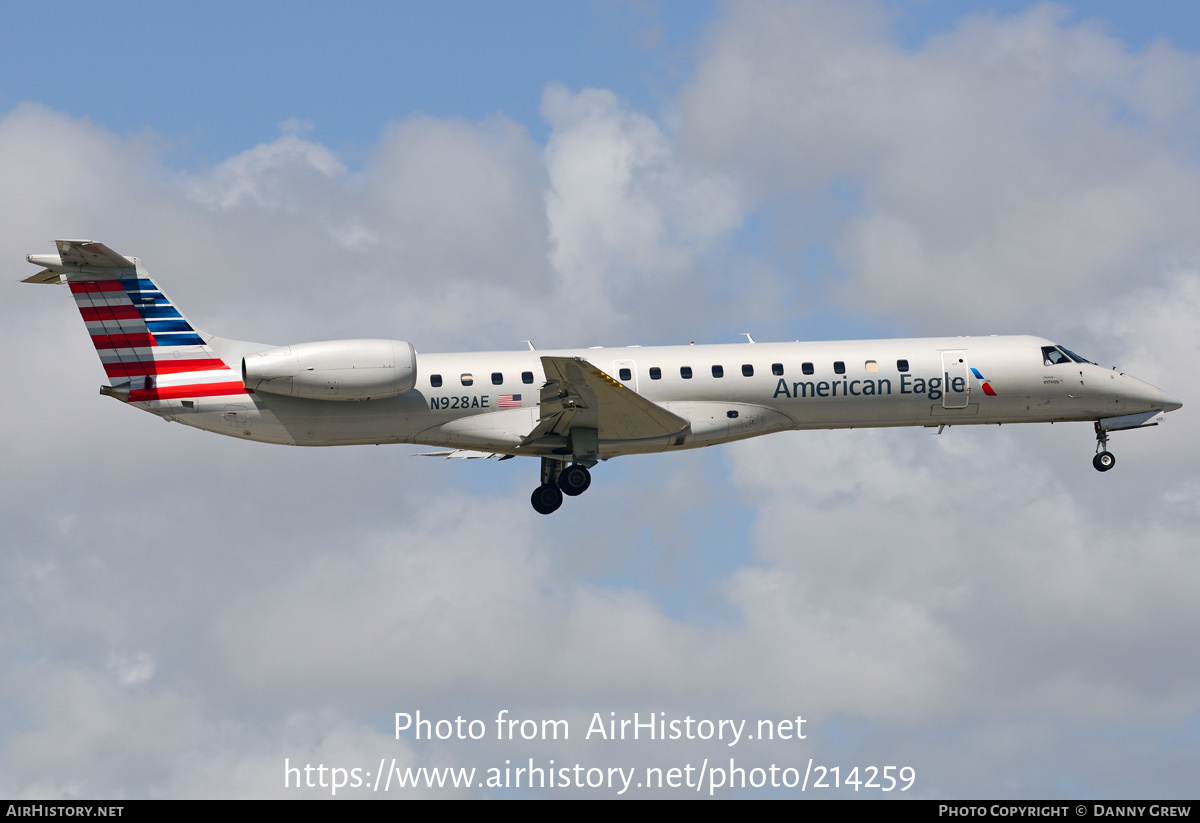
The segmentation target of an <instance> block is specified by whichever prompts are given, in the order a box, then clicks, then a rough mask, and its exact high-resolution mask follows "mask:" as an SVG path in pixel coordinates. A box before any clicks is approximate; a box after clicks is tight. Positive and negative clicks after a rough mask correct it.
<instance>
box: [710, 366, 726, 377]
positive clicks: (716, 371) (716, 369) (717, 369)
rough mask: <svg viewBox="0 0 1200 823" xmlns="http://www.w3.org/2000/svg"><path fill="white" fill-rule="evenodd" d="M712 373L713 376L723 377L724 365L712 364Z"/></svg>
mask: <svg viewBox="0 0 1200 823" xmlns="http://www.w3.org/2000/svg"><path fill="white" fill-rule="evenodd" d="M712 373H713V377H724V376H725V367H724V366H713V367H712Z"/></svg>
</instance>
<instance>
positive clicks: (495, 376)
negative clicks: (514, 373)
mask: <svg viewBox="0 0 1200 823" xmlns="http://www.w3.org/2000/svg"><path fill="white" fill-rule="evenodd" d="M503 382H504V375H503V374H501V373H500V372H498V371H494V372H492V385H493V386H499V385H500V384H501V383H503Z"/></svg>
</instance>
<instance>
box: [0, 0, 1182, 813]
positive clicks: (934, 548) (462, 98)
mask: <svg viewBox="0 0 1200 823" xmlns="http://www.w3.org/2000/svg"><path fill="white" fill-rule="evenodd" d="M1195 18H1196V12H1195V11H1194V9H1193V8H1192V7H1191V6H1190V5H1184V4H1174V3H1163V4H1141V5H1137V6H1133V5H1129V4H1122V3H1102V4H1095V3H1089V4H1086V5H1083V4H1078V5H1076V6H1072V5H1068V4H1063V5H1057V6H1043V5H1035V4H1026V3H993V4H982V3H973V4H964V3H947V2H926V3H886V2H884V3H873V2H866V1H865V0H864V1H863V2H843V3H832V2H830V3H823V2H792V3H782V2H780V3H771V2H758V3H749V4H737V3H731V4H711V3H653V2H637V3H600V2H596V3H579V4H573V5H565V4H551V3H514V4H484V3H438V4H395V3H377V4H376V3H358V4H349V5H348V6H347V5H345V4H342V5H339V6H334V5H324V4H312V3H309V4H294V3H293V4H282V3H279V4H275V3H255V4H237V5H235V4H232V3H211V4H205V5H203V6H188V7H183V6H171V5H162V4H151V3H120V4H115V3H114V4H108V3H90V4H78V3H37V4H34V3H9V4H6V5H5V7H4V10H3V12H2V13H0V19H2V20H3V22H4V26H3V30H4V32H5V35H4V48H3V49H0V191H2V192H3V196H2V197H0V208H2V209H3V212H0V250H2V251H3V255H4V259H6V260H8V261H10V263H11V266H12V268H11V269H10V271H11V272H13V277H11V278H10V281H11V282H10V283H9V284H8V285H7V286H4V288H5V289H6V290H7V291H5V292H4V296H3V299H2V300H0V312H2V313H3V318H4V321H5V322H4V327H5V329H6V334H7V336H8V337H7V339H8V341H9V343H10V347H11V348H12V349H13V351H15V352H19V357H17V358H15V363H14V365H13V369H14V372H15V373H14V374H13V375H11V376H10V380H11V382H12V385H14V386H16V387H19V396H20V397H21V398H23V399H22V400H21V401H20V402H12V403H9V404H7V405H6V406H5V407H4V410H3V412H2V414H3V415H4V417H3V426H0V430H2V431H3V432H4V435H3V444H4V445H3V447H2V453H3V454H4V456H5V463H6V465H8V466H9V467H10V468H9V471H8V472H6V473H5V475H4V477H3V481H2V482H3V485H2V486H0V491H2V492H3V494H0V500H2V501H3V503H2V504H0V522H3V523H4V525H5V532H6V534H7V535H8V538H7V543H6V551H5V552H4V553H2V556H0V584H2V585H3V590H4V591H5V592H6V593H7V596H6V597H5V598H3V605H0V795H3V796H7V797H39V798H59V797H72V796H77V797H96V798H100V797H113V798H121V797H195V796H205V797H275V796H294V795H298V794H304V793H306V792H300V791H298V790H296V789H287V788H285V787H284V786H283V785H282V779H281V774H282V764H283V762H284V759H285V758H288V759H289V760H290V761H292V762H294V761H305V762H308V761H311V762H318V761H321V762H326V763H337V764H344V765H345V766H347V767H353V766H359V765H361V764H362V763H372V762H374V763H378V761H379V758H380V757H387V758H392V757H395V758H396V759H397V761H398V762H400V763H401V764H403V765H412V766H428V765H445V764H450V765H463V766H478V767H480V768H485V767H488V766H491V765H494V764H496V763H502V762H503V761H504V759H505V758H512V757H514V756H515V757H530V756H532V757H536V758H540V759H543V760H548V759H549V758H554V759H556V761H557V762H559V763H567V762H569V763H575V762H579V763H585V764H588V765H596V766H601V765H621V766H625V767H628V766H631V765H638V766H643V765H648V766H655V765H662V766H667V767H669V766H671V765H676V764H681V763H686V762H701V761H702V760H704V759H705V758H708V757H713V756H717V755H720V756H728V754H729V752H728V750H721V751H718V750H717V749H714V748H712V747H711V746H709V745H707V744H704V743H703V742H698V741H691V742H681V743H677V744H664V745H658V746H654V747H649V746H646V745H644V744H639V743H625V744H613V745H605V746H603V747H600V746H597V745H596V744H594V743H590V744H589V743H588V742H587V741H581V740H578V739H573V740H572V741H570V742H568V743H562V742H559V743H553V742H539V743H530V744H521V745H520V746H512V745H507V744H503V743H501V742H498V741H495V740H490V741H487V742H483V743H479V744H466V743H458V742H445V743H441V742H438V743H436V744H429V743H426V742H423V741H415V740H413V739H411V738H403V739H401V740H395V739H393V736H392V735H390V734H389V733H388V730H389V729H390V728H391V727H392V717H393V714H394V713H395V712H403V711H411V710H414V709H417V708H420V709H422V710H423V711H425V712H429V713H440V715H442V716H449V717H453V716H455V715H459V714H461V715H464V716H467V717H479V718H484V719H491V718H493V717H494V716H495V714H496V713H497V711H499V710H500V709H503V708H507V709H509V710H511V711H513V712H518V713H522V716H527V717H536V718H553V717H566V718H570V719H571V722H572V728H573V729H574V728H578V729H579V730H580V731H582V729H584V728H586V726H587V722H588V719H589V718H590V717H591V716H592V714H593V713H595V712H603V713H607V712H610V711H617V712H624V713H626V714H627V715H631V714H632V712H634V711H639V712H647V711H665V712H668V713H669V714H670V715H671V716H677V717H683V716H685V715H691V716H704V717H711V718H745V719H747V720H748V721H750V722H754V721H755V720H756V719H760V718H774V719H779V718H784V717H789V716H791V717H794V716H795V715H797V714H804V715H805V716H806V717H809V718H810V722H811V725H810V726H809V729H810V733H811V736H810V738H809V739H808V740H806V741H804V742H803V743H799V742H797V743H795V744H792V745H778V744H770V745H769V744H767V743H755V744H754V745H746V744H741V745H740V746H739V748H738V749H736V751H735V752H734V753H735V755H736V756H737V757H738V759H739V762H746V763H759V764H767V763H772V762H774V763H780V764H791V763H794V762H799V761H804V762H806V761H807V759H808V758H809V757H814V758H816V759H818V760H819V761H825V762H828V763H830V764H831V765H832V764H843V765H845V766H847V767H848V766H852V765H861V766H867V765H872V764H878V763H897V764H901V765H911V766H913V767H914V768H916V770H917V775H918V779H917V782H916V787H915V789H914V791H915V793H916V794H917V796H921V797H948V798H952V797H958V798H962V797H980V796H1001V797H1014V798H1021V797H1025V798H1030V797H1049V798H1058V797H1063V798H1066V797H1101V796H1103V797H1143V798H1144V797H1154V798H1158V797H1163V798H1165V797H1179V796H1192V795H1194V778H1193V775H1194V774H1195V772H1196V768H1197V767H1198V766H1200V762H1197V755H1196V750H1195V747H1194V746H1192V745H1189V737H1188V735H1189V734H1190V732H1188V731H1187V730H1189V729H1195V728H1196V723H1197V717H1198V716H1200V703H1198V702H1197V696H1196V690H1195V683H1196V679H1197V676H1200V670H1198V669H1197V663H1196V662H1195V661H1196V655H1194V654H1193V653H1192V652H1193V646H1194V638H1195V636H1196V631H1197V630H1198V629H1200V607H1197V606H1196V604H1195V602H1194V601H1195V598H1194V588H1195V581H1196V579H1197V576H1200V557H1198V556H1197V554H1196V551H1195V548H1194V534H1195V533H1196V528H1197V526H1198V525H1200V524H1198V523H1197V520H1198V519H1200V479H1198V478H1197V475H1196V472H1195V468H1194V467H1195V465H1196V462H1197V458H1198V457H1200V454H1198V452H1200V439H1198V438H1197V437H1196V428H1195V426H1192V425H1190V424H1189V423H1188V420H1189V419H1190V418H1189V415H1190V414H1191V412H1189V409H1194V408H1195V405H1196V403H1198V402H1200V397H1195V396H1193V394H1194V393H1193V392H1192V390H1191V388H1190V387H1189V386H1188V385H1186V384H1185V381H1184V380H1183V379H1182V377H1181V369H1180V366H1181V364H1187V363H1191V362H1195V360H1196V359H1197V357H1200V341H1198V338H1197V334H1196V330H1195V317H1196V315H1197V312H1200V264H1198V260H1200V257H1198V254H1200V248H1198V247H1197V243H1196V239H1195V238H1196V237H1200V225H1198V222H1200V217H1197V215H1200V194H1198V192H1200V162H1198V160H1200V157H1198V155H1197V145H1196V139H1195V133H1196V132H1195V123H1196V122H1197V115H1198V113H1200V60H1198V59H1197V53H1198V52H1200V42H1198V41H1197V38H1198V35H1197V34H1196V32H1197V31H1200V28H1198V27H1197V25H1196V19H1195ZM59 237H88V238H92V239H96V240H99V241H102V242H105V243H107V244H108V245H110V246H112V247H113V248H115V249H116V250H117V251H119V252H121V253H124V254H129V255H137V256H139V257H140V258H142V260H143V261H144V262H145V264H146V265H147V267H148V268H149V270H150V271H151V272H152V273H153V274H154V275H155V276H156V277H157V278H158V279H159V282H160V284H161V285H162V286H163V287H164V288H165V289H166V290H167V291H168V292H169V293H170V294H171V295H172V297H173V299H174V300H175V301H176V302H177V303H178V304H179V305H181V306H182V307H183V308H184V310H185V311H186V313H187V314H188V316H189V318H190V319H191V320H192V321H193V322H194V323H196V324H197V325H198V326H199V327H200V328H204V329H206V330H208V331H211V332H214V333H218V334H221V335H223V336H229V337H235V338H240V339H253V340H262V341H268V342H269V343H270V344H273V345H275V344H277V345H282V344H287V343H292V342H302V341H305V340H312V339H333V338H339V337H394V338H399V339H404V340H409V341H411V342H413V343H414V345H415V346H416V348H417V350H418V352H421V351H461V350H479V349H512V348H519V347H521V346H522V345H523V344H522V343H521V342H520V341H522V340H525V339H533V340H534V341H535V342H536V343H537V345H538V346H539V347H540V348H550V347H557V346H587V345H600V344H604V345H626V344H634V343H642V344H659V343H687V342H689V341H696V342H731V341H735V340H739V339H740V338H739V335H740V333H741V332H747V331H748V332H751V333H753V334H754V336H755V338H756V339H757V340H760V341H764V340H789V339H796V338H801V339H838V338H855V337H884V336H898V335H913V336H921V335H958V334H990V333H1033V334H1038V335H1043V336H1047V337H1051V338H1053V339H1055V340H1058V341H1059V342H1061V343H1063V344H1065V345H1067V346H1069V347H1070V348H1072V349H1073V350H1075V351H1078V352H1080V353H1081V354H1082V355H1083V356H1085V357H1088V358H1090V359H1093V360H1096V361H1098V362H1101V363H1103V364H1105V365H1116V366H1118V367H1119V368H1121V369H1122V370H1126V371H1129V372H1130V373H1133V374H1135V375H1137V376H1139V377H1142V378H1144V379H1146V380H1148V381H1150V382H1152V383H1155V384H1156V385H1161V386H1163V387H1164V388H1165V389H1167V390H1168V391H1169V392H1171V393H1172V394H1175V395H1177V396H1179V397H1180V398H1181V399H1182V400H1183V402H1184V403H1185V407H1184V409H1183V410H1182V411H1180V412H1177V413H1175V414H1173V415H1172V416H1171V418H1170V419H1169V420H1168V421H1167V424H1166V425H1164V426H1161V427H1158V428H1156V429H1152V430H1150V431H1146V432H1138V433H1130V434H1122V435H1118V436H1116V437H1114V444H1113V449H1114V451H1115V452H1116V453H1117V455H1118V457H1119V465H1118V467H1117V469H1116V470H1115V471H1113V472H1109V473H1107V474H1105V475H1103V476H1101V475H1099V474H1098V473H1097V472H1095V471H1093V470H1092V469H1091V466H1090V458H1091V454H1092V447H1093V439H1092V434H1091V431H1090V427H1088V426H1086V425H1084V424H1078V425H1075V426H1070V425H1068V426H1053V427H1051V426H1031V427H1009V426H1005V427H1003V428H1002V429H998V428H989V429H980V430H972V429H971V428H970V427H963V428H956V429H954V430H951V431H948V432H946V433H945V434H942V435H940V436H931V434H930V433H929V432H927V431H924V430H896V431H862V430H853V431H839V432H804V433H788V434H780V435H774V436H772V437H769V438H762V439H758V440H754V441H748V442H744V443H740V444H732V445H728V446H724V447H720V448H716V449H710V450H705V451H703V452H694V453H687V454H679V455H660V456H652V457H636V458H627V459H626V458H623V459H621V460H617V461H613V462H611V463H607V464H604V465H602V466H600V467H598V468H597V470H596V472H595V482H594V483H593V485H592V487H591V489H590V490H589V491H588V493H587V494H586V495H585V496H583V497H581V498H579V499H578V500H574V501H571V504H570V505H569V506H568V507H565V508H564V510H563V511H561V512H559V513H558V514H557V515H556V516H554V517H552V518H542V517H539V516H538V515H536V514H534V513H533V512H532V511H531V510H530V508H529V505H528V495H529V492H530V491H531V489H532V486H533V484H534V483H535V474H536V465H535V464H533V463H532V461H528V462H526V461H520V460H514V461H506V462H504V463H499V464H497V462H496V461H431V460H428V459H426V458H417V457H414V456H412V454H413V453H414V452H416V451H418V450H417V449H410V448H407V447H394V448H387V447H380V448H374V447H371V448H367V447H363V448H346V449H328V450H305V449H287V448H282V447H267V446H262V445H257V444H247V443H241V442H237V441H234V440H232V439H230V438H221V437H215V436H213V435H210V434H205V433H201V432H197V431H193V430H190V429H186V428H184V427H181V426H163V425H161V424H160V423H159V422H158V421H156V420H153V419H152V418H149V417H148V416H146V415H139V414H136V413H134V412H133V411H132V410H130V409H127V408H124V407H122V406H121V405H120V404H118V403H114V402H113V401H112V400H110V399H108V398H102V397H98V396H97V395H96V388H95V387H96V385H97V381H101V380H103V372H102V371H101V369H100V368H99V366H98V365H97V363H96V362H95V356H94V353H93V352H92V351H91V349H90V347H89V346H88V341H87V338H86V334H85V333H84V330H83V329H82V327H81V325H80V323H79V322H78V317H77V315H76V313H75V312H74V310H73V308H72V307H71V305H70V301H69V300H68V299H67V298H66V297H65V296H64V295H63V294H62V293H61V290H58V291H56V290H53V289H33V288H30V287H28V286H22V285H19V284H18V283H16V282H15V281H16V280H17V279H18V278H19V277H24V276H26V275H27V274H30V273H32V270H30V271H28V272H26V271H22V267H24V268H29V267H28V266H26V265H25V264H24V262H23V260H22V258H23V256H24V255H25V254H28V253H43V252H47V251H49V250H50V249H51V248H52V246H51V241H52V240H53V239H55V238H59ZM418 358H419V355H418ZM15 467H20V468H19V469H17V468H15ZM1114 717H1119V718H1121V723H1120V726H1119V728H1118V731H1117V732H1116V733H1114V732H1113V725H1112V724H1113V718H1114ZM576 724H579V725H578V726H576ZM718 748H719V747H718ZM311 793H312V794H315V795H321V794H322V792H321V791H320V790H315V791H313V792H311ZM576 793H577V792H575V791H574V790H547V791H544V792H534V794H536V795H538V796H547V797H561V796H568V795H573V794H576ZM578 793H580V794H587V793H588V792H587V791H583V792H578ZM782 793H783V794H793V793H789V792H782ZM431 794H433V795H434V796H447V795H455V796H460V795H462V796H472V795H483V796H493V795H497V794H502V793H497V792H489V791H487V790H477V789H472V790H470V791H464V792H460V793H454V792H450V791H448V790H447V791H434V792H431ZM656 794H657V793H656ZM661 794H662V795H664V796H672V792H670V791H665V792H662V793H661ZM601 795H602V796H609V794H608V793H604V792H602V793H601ZM758 795H759V793H758V792H757V791H754V790H745V791H734V792H731V793H729V794H728V795H726V796H758Z"/></svg>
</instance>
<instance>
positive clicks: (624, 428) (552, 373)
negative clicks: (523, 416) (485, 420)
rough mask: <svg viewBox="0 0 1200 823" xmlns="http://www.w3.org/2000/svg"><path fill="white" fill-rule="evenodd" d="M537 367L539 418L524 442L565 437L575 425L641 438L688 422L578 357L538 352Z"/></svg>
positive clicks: (607, 435)
mask: <svg viewBox="0 0 1200 823" xmlns="http://www.w3.org/2000/svg"><path fill="white" fill-rule="evenodd" d="M542 368H543V369H544V370H545V373H546V384H545V385H544V386H543V387H542V392H541V397H540V408H539V412H540V417H539V419H538V424H537V426H535V427H534V429H533V431H532V432H530V433H529V436H528V437H526V438H525V441H524V442H525V443H526V444H528V443H533V442H535V441H537V440H539V439H540V438H542V437H545V436H547V435H552V434H554V435H562V436H566V434H567V433H568V432H569V431H570V430H571V429H572V428H576V427H586V428H591V429H596V430H597V436H598V437H599V439H600V440H641V439H644V438H649V437H669V436H671V435H673V434H678V433H679V432H681V431H683V430H684V429H686V428H687V427H688V425H689V424H688V421H687V420H685V419H684V418H682V417H679V416H678V415H676V414H672V413H671V412H669V411H667V410H666V409H664V408H663V407H662V406H659V405H658V404H656V403H652V402H651V401H649V400H647V399H646V398H644V397H642V396H641V395H640V394H638V393H637V392H635V391H633V390H632V389H630V388H628V387H626V386H625V385H624V384H622V383H621V382H620V381H619V380H616V379H614V378H613V377H611V376H610V375H608V374H606V373H605V372H604V371H603V370H601V369H600V368H598V367H597V366H595V365H593V364H592V363H589V362H588V361H587V360H584V359H583V358H578V357H543V358H542Z"/></svg>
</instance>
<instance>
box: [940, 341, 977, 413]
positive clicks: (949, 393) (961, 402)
mask: <svg viewBox="0 0 1200 823" xmlns="http://www.w3.org/2000/svg"><path fill="white" fill-rule="evenodd" d="M955 386H958V387H961V389H962V391H955V390H954V387H955ZM970 399H971V381H970V379H969V377H968V375H967V353H966V351H964V350H963V349H952V350H950V351H944V352H942V408H943V409H965V408H966V407H967V402H968V401H969V400H970Z"/></svg>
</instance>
